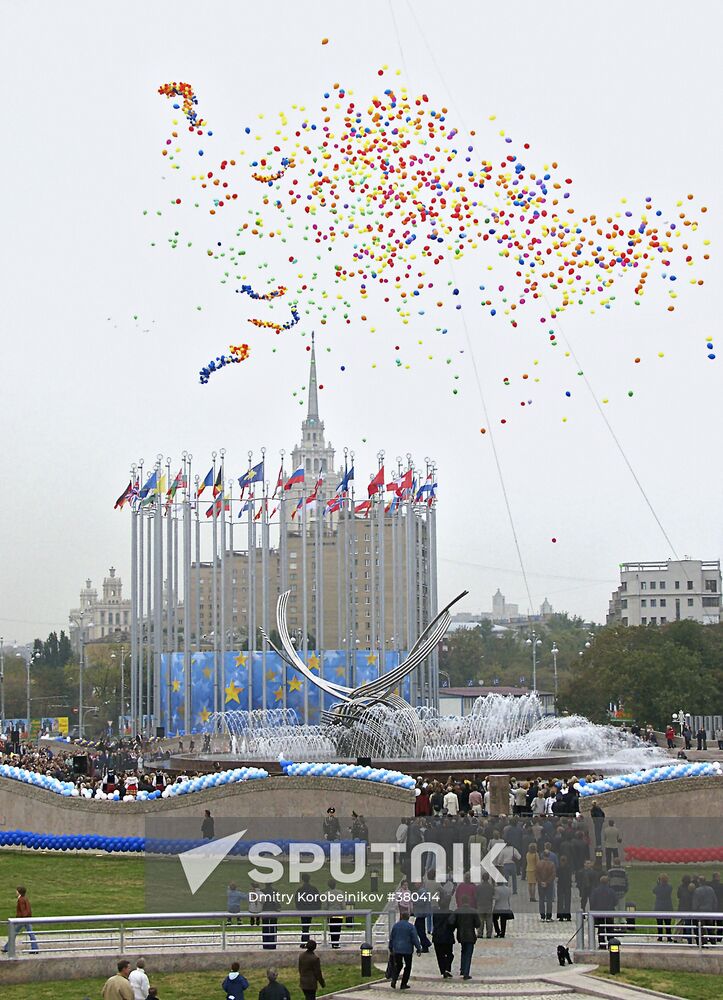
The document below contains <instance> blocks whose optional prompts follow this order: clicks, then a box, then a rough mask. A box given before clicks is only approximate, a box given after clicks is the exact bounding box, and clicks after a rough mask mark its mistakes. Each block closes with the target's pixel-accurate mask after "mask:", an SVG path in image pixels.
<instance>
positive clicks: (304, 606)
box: [301, 472, 309, 726]
mask: <svg viewBox="0 0 723 1000" xmlns="http://www.w3.org/2000/svg"><path fill="white" fill-rule="evenodd" d="M301 579H302V580H303V581H304V585H303V587H302V588H301V633H302V638H301V646H302V651H303V660H304V663H306V662H307V661H308V659H309V637H308V635H307V632H308V629H309V620H308V614H309V600H308V588H309V578H308V575H307V569H306V472H304V482H303V484H302V487H301ZM304 725H305V726H308V725H309V682H308V681H307V680H304Z"/></svg>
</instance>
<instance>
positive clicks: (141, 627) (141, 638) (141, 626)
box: [136, 459, 145, 735]
mask: <svg viewBox="0 0 723 1000" xmlns="http://www.w3.org/2000/svg"><path fill="white" fill-rule="evenodd" d="M144 482H145V480H144V478H143V459H141V460H140V461H139V463H138V483H139V486H138V490H139V494H138V498H137V516H138V520H137V523H136V527H137V530H138V602H137V613H138V681H137V687H138V690H137V695H138V729H137V733H138V734H139V735H140V733H141V732H142V729H143V647H144V642H145V620H144V613H143V610H144V609H143V598H144V593H143V589H144V588H143V584H144V579H145V575H144V573H145V566H144V552H143V548H144V546H143V508H142V507H141V501H140V490H141V489H142V488H143V484H144Z"/></svg>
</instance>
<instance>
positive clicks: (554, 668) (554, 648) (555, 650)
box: [551, 640, 560, 711]
mask: <svg viewBox="0 0 723 1000" xmlns="http://www.w3.org/2000/svg"><path fill="white" fill-rule="evenodd" d="M551 652H552V672H553V675H554V678H555V711H557V654H558V653H559V652H560V650H559V649H558V648H557V643H556V642H555V641H554V640H553V643H552V650H551Z"/></svg>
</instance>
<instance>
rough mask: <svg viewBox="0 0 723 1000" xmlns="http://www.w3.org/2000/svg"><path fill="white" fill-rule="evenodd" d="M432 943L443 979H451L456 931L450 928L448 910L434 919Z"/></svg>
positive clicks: (439, 913) (440, 912)
mask: <svg viewBox="0 0 723 1000" xmlns="http://www.w3.org/2000/svg"><path fill="white" fill-rule="evenodd" d="M432 943H433V944H434V954H435V955H436V956H437V965H438V966H439V971H440V973H441V975H442V978H443V979H451V978H452V961H453V959H454V930H453V929H452V928H451V927H450V924H449V912H448V911H447V910H446V909H444V910H440V911H439V912H437V913H435V914H434V915H433V917H432Z"/></svg>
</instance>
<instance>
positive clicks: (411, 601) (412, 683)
mask: <svg viewBox="0 0 723 1000" xmlns="http://www.w3.org/2000/svg"><path fill="white" fill-rule="evenodd" d="M411 461H412V456H411V455H409V454H408V455H407V468H409V467H410V465H411ZM406 507H407V545H406V552H405V556H406V560H405V561H406V570H407V571H406V592H407V649H408V650H410V649H411V648H412V646H413V645H414V640H415V635H414V632H415V627H414V626H415V622H416V608H415V603H416V593H415V589H414V552H415V548H416V544H415V537H414V536H415V530H414V528H415V525H414V512H413V510H412V503H411V500H410V499H409V497H407V500H406ZM409 695H410V697H409V700H410V702H411V704H412V706H414V707H416V704H417V671H416V670H413V671H412V673H411V674H410V676H409Z"/></svg>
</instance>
